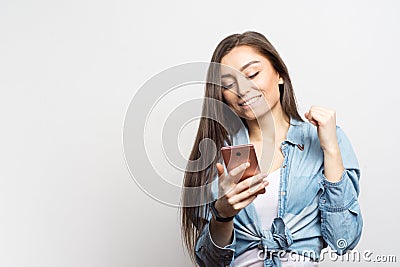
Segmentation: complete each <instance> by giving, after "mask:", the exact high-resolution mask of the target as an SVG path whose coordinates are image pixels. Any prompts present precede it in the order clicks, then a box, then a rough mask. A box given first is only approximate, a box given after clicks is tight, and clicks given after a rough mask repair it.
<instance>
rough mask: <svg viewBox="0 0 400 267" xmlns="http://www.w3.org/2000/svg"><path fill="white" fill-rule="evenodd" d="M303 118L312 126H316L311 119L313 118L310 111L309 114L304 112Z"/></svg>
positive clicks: (314, 121) (316, 123)
mask: <svg viewBox="0 0 400 267" xmlns="http://www.w3.org/2000/svg"><path fill="white" fill-rule="evenodd" d="M304 116H305V117H306V119H307V120H308V121H309V122H310V123H311V124H313V125H314V126H317V125H318V122H317V121H316V120H315V119H314V118H313V116H312V115H311V111H310V112H306V113H305V114H304Z"/></svg>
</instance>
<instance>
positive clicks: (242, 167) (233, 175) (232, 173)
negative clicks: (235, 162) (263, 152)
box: [229, 162, 250, 183]
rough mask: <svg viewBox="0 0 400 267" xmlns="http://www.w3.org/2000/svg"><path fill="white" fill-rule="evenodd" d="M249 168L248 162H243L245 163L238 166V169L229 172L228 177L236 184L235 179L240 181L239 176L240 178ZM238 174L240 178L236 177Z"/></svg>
mask: <svg viewBox="0 0 400 267" xmlns="http://www.w3.org/2000/svg"><path fill="white" fill-rule="evenodd" d="M249 166H250V162H245V163H243V164H241V165H239V166H238V167H236V168H234V169H233V170H231V171H230V172H229V176H231V178H232V181H234V182H235V183H237V179H236V178H239V179H240V178H241V176H242V174H243V172H244V171H245V170H246V169H247V168H248V167H249ZM239 174H240V177H237V176H239Z"/></svg>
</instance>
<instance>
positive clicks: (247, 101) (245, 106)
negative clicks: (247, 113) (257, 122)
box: [239, 95, 262, 109]
mask: <svg viewBox="0 0 400 267" xmlns="http://www.w3.org/2000/svg"><path fill="white" fill-rule="evenodd" d="M261 96H262V95H258V96H253V97H251V98H248V99H245V100H243V101H240V102H239V106H241V107H242V108H243V109H249V108H250V107H252V106H254V105H255V104H257V103H258V102H259V100H260V99H261Z"/></svg>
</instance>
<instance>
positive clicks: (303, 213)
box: [195, 119, 363, 267]
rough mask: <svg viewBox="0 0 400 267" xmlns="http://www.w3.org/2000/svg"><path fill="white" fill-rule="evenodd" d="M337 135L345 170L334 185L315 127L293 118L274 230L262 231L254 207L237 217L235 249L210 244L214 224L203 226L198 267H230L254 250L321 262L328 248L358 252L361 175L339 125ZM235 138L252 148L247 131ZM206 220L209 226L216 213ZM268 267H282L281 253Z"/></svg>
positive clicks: (270, 259) (197, 249)
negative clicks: (326, 169) (356, 249)
mask: <svg viewBox="0 0 400 267" xmlns="http://www.w3.org/2000/svg"><path fill="white" fill-rule="evenodd" d="M336 130H337V138H338V143H339V148H340V152H341V155H342V160H343V165H344V168H345V170H344V171H343V174H342V177H341V180H340V181H338V182H336V183H332V182H329V181H328V180H327V179H326V177H325V176H324V155H323V151H322V149H321V146H320V143H319V139H318V133H317V129H316V127H315V126H313V125H312V124H310V123H308V122H300V121H297V120H294V119H291V120H290V127H289V131H288V133H287V138H286V140H285V141H283V142H282V143H281V149H282V152H283V155H284V160H283V164H282V166H281V173H280V185H279V188H280V190H279V201H278V217H277V218H276V219H275V220H274V221H273V223H272V227H271V229H270V230H268V231H263V230H261V227H260V219H259V218H258V217H257V216H258V215H257V213H256V210H255V207H254V205H253V203H251V204H250V205H248V206H247V207H246V208H244V209H242V210H241V211H240V212H239V213H238V214H237V215H236V216H235V218H234V233H233V241H232V243H231V244H229V245H227V246H225V247H223V248H222V247H219V246H217V245H216V244H215V243H214V242H213V240H212V239H211V235H210V231H209V224H207V225H206V227H204V229H203V231H202V233H201V235H200V237H199V239H198V240H197V242H196V247H195V254H196V261H197V263H198V264H199V265H200V266H213V267H218V266H231V265H232V263H233V261H234V259H235V257H237V256H238V255H240V254H241V253H243V252H245V251H246V250H248V249H252V248H255V247H258V248H259V249H260V250H262V251H263V252H266V251H277V250H286V251H293V252H296V253H299V254H302V255H304V256H308V257H310V258H311V259H313V260H316V261H318V260H319V257H320V252H321V249H322V248H323V247H325V246H326V245H329V246H330V247H331V248H332V249H333V250H335V251H336V253H337V254H339V255H342V254H344V253H345V252H347V251H348V250H350V249H353V248H354V247H355V246H356V244H357V243H358V241H359V239H360V236H361V231H362V227H363V221H362V216H361V212H360V206H359V203H358V200H357V199H358V195H359V178H360V170H359V166H358V161H357V158H356V156H355V154H354V151H353V148H352V146H351V144H350V142H349V140H348V138H347V137H346V135H345V134H344V132H343V130H342V129H341V128H340V127H339V126H337V127H336ZM231 139H232V142H233V145H239V144H248V143H249V136H248V131H247V129H246V128H245V127H243V128H241V129H240V130H239V131H237V133H235V134H234V135H232V136H231ZM216 178H217V177H216ZM217 179H218V178H217ZM217 179H215V181H216V182H215V181H214V183H215V184H214V185H213V188H214V189H213V191H214V192H213V193H214V196H216V190H218V187H217ZM207 219H208V222H209V221H210V219H211V214H209V215H208V218H207ZM264 266H281V262H280V260H279V257H278V256H277V253H276V254H275V253H272V256H271V257H266V259H265V260H264Z"/></svg>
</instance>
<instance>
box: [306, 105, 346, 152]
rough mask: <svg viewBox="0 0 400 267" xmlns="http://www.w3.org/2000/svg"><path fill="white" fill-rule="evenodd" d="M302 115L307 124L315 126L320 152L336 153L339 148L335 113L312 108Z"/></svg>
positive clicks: (320, 108)
mask: <svg viewBox="0 0 400 267" xmlns="http://www.w3.org/2000/svg"><path fill="white" fill-rule="evenodd" d="M304 115H305V117H306V118H307V120H308V121H309V122H311V123H312V124H313V125H315V126H317V131H318V138H319V142H320V144H321V148H322V150H323V151H324V152H332V151H337V150H338V149H339V146H338V141H337V136H336V112H335V111H334V110H331V109H327V108H323V107H317V106H312V107H311V108H310V110H309V111H308V112H306V113H305V114H304Z"/></svg>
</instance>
